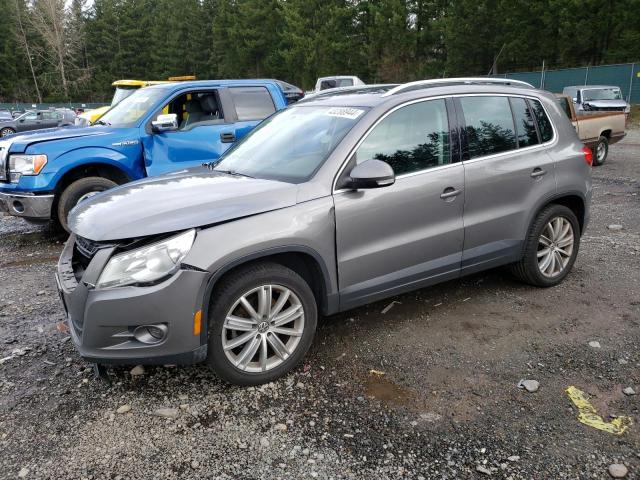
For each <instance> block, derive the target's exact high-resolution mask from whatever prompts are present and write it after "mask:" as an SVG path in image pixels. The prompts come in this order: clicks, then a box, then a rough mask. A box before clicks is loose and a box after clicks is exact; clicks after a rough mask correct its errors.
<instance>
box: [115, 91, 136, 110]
mask: <svg viewBox="0 0 640 480" xmlns="http://www.w3.org/2000/svg"><path fill="white" fill-rule="evenodd" d="M136 90H138V88H135V87H134V88H123V87H117V88H116V91H115V92H114V93H113V99H112V100H111V106H112V107H113V106H114V105H117V104H118V103H120V102H121V101H122V100H124V99H125V98H127V97H128V96H129V95H131V94H132V93H133V92H135V91H136Z"/></svg>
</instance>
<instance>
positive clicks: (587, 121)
mask: <svg viewBox="0 0 640 480" xmlns="http://www.w3.org/2000/svg"><path fill="white" fill-rule="evenodd" d="M556 96H557V97H558V103H559V104H560V107H561V108H562V110H564V112H565V113H566V114H567V116H568V117H569V119H570V120H571V123H572V124H573V127H574V128H575V129H576V132H578V137H579V138H580V140H582V142H583V143H584V144H585V145H586V146H587V147H589V148H591V150H592V151H593V164H594V165H597V166H600V165H602V164H603V163H604V161H605V160H606V159H607V155H608V154H609V145H611V144H612V143H616V142H619V141H620V140H622V139H623V138H624V136H625V135H626V133H625V127H626V123H627V114H626V113H624V112H618V111H612V112H603V111H599V112H593V113H581V114H580V115H576V111H575V109H574V108H573V102H572V100H571V98H569V97H568V96H566V95H556Z"/></svg>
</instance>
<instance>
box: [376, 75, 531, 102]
mask: <svg viewBox="0 0 640 480" xmlns="http://www.w3.org/2000/svg"><path fill="white" fill-rule="evenodd" d="M452 85H511V86H514V87H524V88H536V87H534V86H533V85H531V84H530V83H527V82H523V81H520V80H511V79H509V78H489V77H463V78H435V79H431V80H418V81H417V82H409V83H403V84H402V85H398V86H397V87H395V88H392V89H391V90H389V91H388V92H386V93H385V94H384V95H382V96H383V97H388V96H390V95H395V94H397V93H404V92H410V91H412V90H420V89H422V88H429V87H446V86H452Z"/></svg>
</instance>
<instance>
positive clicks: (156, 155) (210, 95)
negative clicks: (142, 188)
mask: <svg viewBox="0 0 640 480" xmlns="http://www.w3.org/2000/svg"><path fill="white" fill-rule="evenodd" d="M163 113H164V114H166V113H174V114H176V115H177V116H178V129H177V130H175V131H165V132H154V131H153V130H152V129H151V125H150V122H149V125H147V126H146V127H145V130H146V131H145V134H143V135H142V145H143V148H144V160H145V168H146V171H147V175H150V176H152V175H161V174H163V173H167V172H171V171H175V170H180V169H184V168H189V167H194V166H198V165H201V164H203V163H206V162H212V161H215V160H217V159H218V158H219V157H220V155H222V154H223V153H224V152H225V151H226V150H227V149H228V148H229V147H230V146H231V145H232V144H233V142H234V141H235V132H234V129H233V124H232V123H231V122H232V121H233V119H234V118H233V116H232V115H230V112H229V111H228V109H227V108H223V106H222V102H221V98H220V90H219V89H208V90H198V91H190V92H186V93H184V92H181V93H180V94H178V95H176V96H175V97H174V98H172V99H171V101H170V102H169V103H167V104H166V105H165V106H164V107H163V108H162V109H161V110H160V111H158V112H157V113H156V115H154V116H153V119H154V120H155V119H156V118H157V116H158V115H160V114H163Z"/></svg>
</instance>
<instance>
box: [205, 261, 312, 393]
mask: <svg viewBox="0 0 640 480" xmlns="http://www.w3.org/2000/svg"><path fill="white" fill-rule="evenodd" d="M209 311H210V316H209V357H208V359H207V362H208V363H209V366H210V367H211V368H212V369H213V370H214V371H215V372H216V374H217V375H218V376H219V377H220V378H222V379H223V380H226V381H227V382H230V383H235V384H238V385H259V384H262V383H267V382H271V381H273V380H275V379H277V378H279V377H281V376H283V375H285V374H286V373H288V372H289V371H290V370H291V369H293V368H294V367H295V366H296V365H297V364H298V362H300V360H301V359H302V358H303V357H304V355H305V354H306V353H307V351H308V350H309V347H310V346H311V342H312V341H313V337H314V335H315V330H316V323H317V315H318V314H317V308H316V302H315V298H314V296H313V292H312V291H311V288H310V287H309V285H308V284H307V283H306V282H305V280H304V279H303V278H302V277H300V275H298V274H297V273H296V272H294V271H293V270H290V269H288V268H286V267H284V266H282V265H279V264H276V263H266V262H265V263H259V264H255V265H251V266H248V267H246V268H241V269H240V270H238V271H236V272H234V273H232V274H230V276H229V277H227V278H225V279H224V280H223V281H222V283H221V284H220V287H219V288H217V289H216V291H215V292H214V295H213V296H212V299H211V306H210V310H209Z"/></svg>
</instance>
